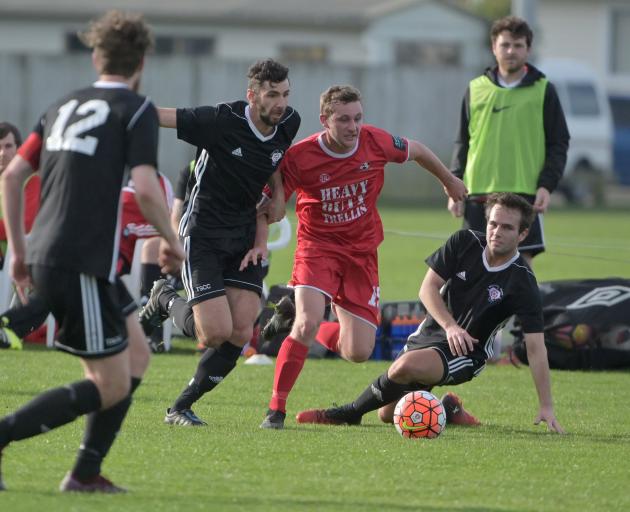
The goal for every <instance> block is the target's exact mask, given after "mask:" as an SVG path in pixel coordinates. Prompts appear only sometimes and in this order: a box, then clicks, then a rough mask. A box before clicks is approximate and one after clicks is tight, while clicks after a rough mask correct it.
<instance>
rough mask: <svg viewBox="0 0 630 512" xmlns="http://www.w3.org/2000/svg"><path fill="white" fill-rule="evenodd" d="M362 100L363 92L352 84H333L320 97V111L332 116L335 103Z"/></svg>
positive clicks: (324, 114)
mask: <svg viewBox="0 0 630 512" xmlns="http://www.w3.org/2000/svg"><path fill="white" fill-rule="evenodd" d="M355 101H361V92H360V91H359V89H357V88H356V87H353V86H352V85H332V86H330V87H329V88H328V89H326V90H325V91H324V92H323V93H322V95H321V96H320V97H319V113H320V114H321V115H323V116H326V117H328V116H330V115H331V114H332V113H333V110H334V108H333V105H334V104H335V103H343V104H344V105H345V104H346V103H354V102H355Z"/></svg>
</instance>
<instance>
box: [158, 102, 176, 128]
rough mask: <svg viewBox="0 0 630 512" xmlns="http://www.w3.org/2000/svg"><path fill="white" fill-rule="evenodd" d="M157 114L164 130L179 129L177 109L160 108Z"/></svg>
mask: <svg viewBox="0 0 630 512" xmlns="http://www.w3.org/2000/svg"><path fill="white" fill-rule="evenodd" d="M157 112H158V119H159V120H160V126H161V127H162V128H177V109H175V108H162V107H159V108H158V109H157Z"/></svg>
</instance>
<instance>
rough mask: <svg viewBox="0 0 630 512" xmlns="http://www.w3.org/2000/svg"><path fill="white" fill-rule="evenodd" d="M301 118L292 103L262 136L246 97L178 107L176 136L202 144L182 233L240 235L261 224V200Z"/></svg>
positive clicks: (195, 144) (213, 235)
mask: <svg viewBox="0 0 630 512" xmlns="http://www.w3.org/2000/svg"><path fill="white" fill-rule="evenodd" d="M299 127H300V116H299V115H298V113H297V112H296V111H295V110H293V109H292V108H291V107H287V110H286V112H285V114H284V116H283V117H282V119H281V120H280V122H279V123H278V125H277V126H276V127H275V129H274V131H273V133H271V134H270V135H268V136H264V135H262V134H261V133H260V132H259V131H258V130H257V129H256V127H255V125H254V123H253V122H252V121H251V119H250V117H249V106H248V105H247V103H246V102H244V101H235V102H233V103H220V104H218V105H217V106H216V107H198V108H193V109H177V136H178V137H179V138H180V139H182V140H184V141H186V142H188V143H190V144H193V145H194V146H197V159H196V165H195V169H194V171H193V172H194V180H195V181H194V182H193V187H192V189H191V188H190V187H189V197H188V202H187V205H186V211H185V212H184V215H183V217H182V222H181V223H180V235H182V236H188V235H195V236H203V237H211V238H215V237H225V238H231V237H233V238H240V237H242V236H244V234H245V233H246V232H249V231H250V230H251V227H252V226H255V224H256V203H257V202H258V201H259V199H260V194H261V192H262V189H263V187H264V185H265V183H267V181H268V180H269V177H270V176H271V175H272V174H273V173H274V171H275V170H276V169H277V168H278V164H279V163H280V160H281V159H282V157H283V155H284V153H285V151H286V150H287V149H288V147H289V146H290V145H291V142H292V141H293V138H294V137H295V135H296V133H297V131H298V128H299Z"/></svg>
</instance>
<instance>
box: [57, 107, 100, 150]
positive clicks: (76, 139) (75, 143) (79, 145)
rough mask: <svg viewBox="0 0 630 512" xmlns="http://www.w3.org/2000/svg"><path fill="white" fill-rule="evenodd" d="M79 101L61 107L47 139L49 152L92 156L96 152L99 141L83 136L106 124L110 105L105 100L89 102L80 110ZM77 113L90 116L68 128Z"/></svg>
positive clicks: (89, 136)
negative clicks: (68, 152) (69, 152)
mask: <svg viewBox="0 0 630 512" xmlns="http://www.w3.org/2000/svg"><path fill="white" fill-rule="evenodd" d="M77 105H79V101H78V100H76V99H73V100H70V101H68V102H67V103H64V104H63V105H62V106H61V107H59V110H58V113H59V114H58V115H57V119H55V122H54V123H53V125H52V128H51V129H50V135H49V136H48V138H47V139H46V149H47V150H48V151H75V152H77V153H83V154H84V155H88V156H92V155H94V153H95V152H96V146H97V145H98V139H97V138H96V137H93V136H91V135H85V136H84V137H81V135H82V134H84V133H85V132H87V131H89V130H91V129H92V128H96V127H97V126H100V125H102V124H104V123H105V121H106V120H107V116H108V115H109V105H108V104H107V102H106V101H104V100H89V101H86V102H85V103H82V104H81V105H80V106H79V107H78V108H77ZM75 111H76V113H77V114H78V115H85V114H90V115H88V116H87V117H84V118H83V119H79V120H78V121H76V122H74V123H72V124H70V125H68V126H66V125H67V124H68V120H69V119H70V116H72V114H73V113H74V112H75Z"/></svg>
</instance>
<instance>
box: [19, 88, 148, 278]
mask: <svg viewBox="0 0 630 512" xmlns="http://www.w3.org/2000/svg"><path fill="white" fill-rule="evenodd" d="M158 129H159V125H158V117H157V111H156V109H155V107H154V106H153V104H152V103H151V102H150V101H149V100H148V99H147V98H145V97H143V96H140V95H138V94H136V93H135V92H133V91H131V90H130V89H129V88H128V87H127V86H126V85H124V84H121V83H113V82H97V83H95V84H94V86H93V87H88V88H86V89H81V90H78V91H75V92H73V93H71V94H69V95H68V96H66V97H64V98H63V99H61V100H59V101H57V102H56V103H54V104H53V105H52V106H51V107H50V108H49V109H48V111H47V112H46V113H45V114H44V115H43V116H42V118H41V119H40V121H39V123H38V125H37V126H36V128H35V132H36V133H37V134H38V135H39V136H40V137H41V139H40V140H41V146H42V148H41V159H40V174H41V181H42V184H41V206H40V209H39V214H38V215H37V219H36V221H35V226H34V227H33V230H32V233H31V237H30V239H29V243H28V254H27V262H28V263H29V264H39V265H44V266H49V267H59V268H65V269H69V270H75V271H78V272H80V273H84V274H88V275H93V276H96V277H101V278H105V279H108V280H110V281H112V282H113V280H114V277H115V274H116V262H117V259H118V245H119V240H120V212H121V204H122V203H121V201H120V198H121V190H122V187H123V185H125V184H126V183H127V172H128V169H132V168H134V167H136V166H138V165H151V166H154V167H156V166H157V144H158Z"/></svg>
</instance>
